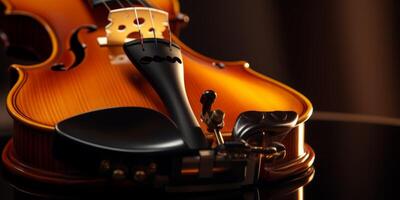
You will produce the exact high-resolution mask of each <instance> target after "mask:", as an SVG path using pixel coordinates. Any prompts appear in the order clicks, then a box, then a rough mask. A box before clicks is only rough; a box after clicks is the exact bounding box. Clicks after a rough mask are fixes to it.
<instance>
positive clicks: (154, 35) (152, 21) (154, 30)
mask: <svg viewBox="0 0 400 200" xmlns="http://www.w3.org/2000/svg"><path fill="white" fill-rule="evenodd" d="M147 10H148V11H149V14H150V21H151V29H152V31H153V37H154V42H155V45H156V47H157V38H156V29H155V28H154V19H153V13H152V12H151V9H150V8H147Z"/></svg>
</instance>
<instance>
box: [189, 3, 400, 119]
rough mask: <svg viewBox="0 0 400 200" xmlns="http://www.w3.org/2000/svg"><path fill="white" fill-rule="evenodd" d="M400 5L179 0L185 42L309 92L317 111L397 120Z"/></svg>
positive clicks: (398, 113) (398, 111)
mask: <svg viewBox="0 0 400 200" xmlns="http://www.w3.org/2000/svg"><path fill="white" fill-rule="evenodd" d="M395 4H399V1H396V2H395V1H394V0H324V1H320V0H297V1H292V0H248V1H244V0H229V1H227V0H202V1H198V0H182V1H181V5H182V11H183V12H185V13H188V14H189V15H190V17H191V21H190V24H189V26H188V27H187V29H185V30H184V31H183V32H182V39H183V40H184V41H185V42H186V43H188V44H189V45H190V46H191V47H193V48H194V49H196V50H198V51H200V52H201V53H204V54H206V55H208V56H211V57H215V58H220V59H224V60H246V61H249V62H250V66H251V67H252V68H253V69H255V70H257V71H259V72H262V73H264V74H266V75H268V76H270V77H273V78H275V79H277V80H279V81H282V82H284V83H286V84H288V85H290V86H292V87H293V88H295V89H297V90H299V91H300V92H302V93H303V94H305V95H306V96H307V97H308V98H310V100H311V101H312V103H313V104H314V107H315V110H316V111H335V112H350V113H360V114H372V115H383V116H390V117H400V109H399V105H398V102H399V101H400V95H399V92H400V79H399V77H398V76H399V75H400V69H399V57H398V55H399V37H398V35H399V28H398V27H399V23H398V22H399V21H397V19H398V17H399V16H398V15H399V12H397V10H395V8H396V5H395Z"/></svg>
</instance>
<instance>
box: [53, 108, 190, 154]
mask: <svg viewBox="0 0 400 200" xmlns="http://www.w3.org/2000/svg"><path fill="white" fill-rule="evenodd" d="M56 132H57V137H58V138H60V139H61V141H67V142H69V143H74V144H79V145H80V146H84V147H85V148H89V149H90V150H91V151H95V152H97V153H99V152H100V153H101V152H103V151H106V152H112V153H128V154H134V155H140V154H146V153H167V152H171V151H180V150H183V149H186V145H185V143H184V141H183V140H182V138H181V136H180V133H179V130H178V129H177V127H176V126H175V124H174V123H173V122H172V121H171V120H170V119H169V118H167V117H166V116H164V115H163V114H161V113H159V112H156V111H154V110H150V109H146V108H139V107H119V108H110V109H104V110H97V111H92V112H88V113H84V114H81V115H78V116H75V117H72V118H69V119H66V120H64V121H62V122H60V123H58V124H57V125H56Z"/></svg>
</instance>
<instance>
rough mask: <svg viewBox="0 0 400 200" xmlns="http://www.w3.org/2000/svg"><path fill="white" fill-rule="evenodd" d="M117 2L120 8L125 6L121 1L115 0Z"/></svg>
mask: <svg viewBox="0 0 400 200" xmlns="http://www.w3.org/2000/svg"><path fill="white" fill-rule="evenodd" d="M117 3H118V4H119V6H121V8H125V5H124V4H123V3H121V1H120V0H117Z"/></svg>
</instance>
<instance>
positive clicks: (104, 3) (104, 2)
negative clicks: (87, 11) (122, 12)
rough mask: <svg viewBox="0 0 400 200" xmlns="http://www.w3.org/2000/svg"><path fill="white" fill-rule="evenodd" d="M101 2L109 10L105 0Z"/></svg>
mask: <svg viewBox="0 0 400 200" xmlns="http://www.w3.org/2000/svg"><path fill="white" fill-rule="evenodd" d="M101 3H102V4H103V5H104V6H105V7H106V8H107V10H108V11H111V8H110V7H109V6H108V5H107V2H106V0H102V1H101Z"/></svg>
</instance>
